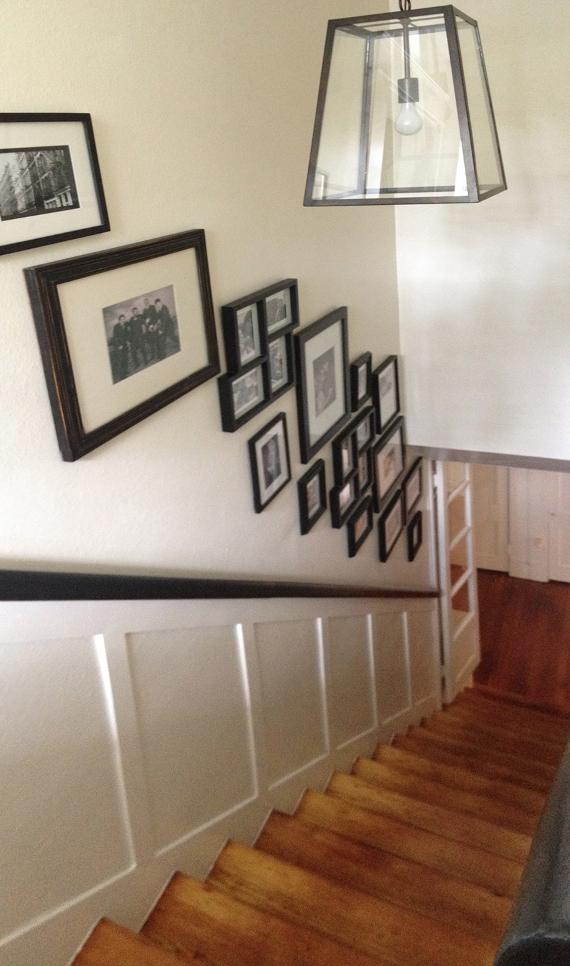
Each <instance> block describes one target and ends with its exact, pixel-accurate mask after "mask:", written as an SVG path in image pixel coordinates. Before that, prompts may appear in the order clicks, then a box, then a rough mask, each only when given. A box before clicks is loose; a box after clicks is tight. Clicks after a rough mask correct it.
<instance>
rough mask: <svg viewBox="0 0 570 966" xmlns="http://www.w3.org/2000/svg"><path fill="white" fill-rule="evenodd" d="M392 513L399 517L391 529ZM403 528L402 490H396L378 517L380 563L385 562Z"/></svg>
mask: <svg viewBox="0 0 570 966" xmlns="http://www.w3.org/2000/svg"><path fill="white" fill-rule="evenodd" d="M394 514H399V517H398V519H397V521H396V529H395V530H392V529H391V528H392V527H393V526H394V519H393V518H394ZM403 529H404V503H403V499H402V491H401V490H396V492H395V493H394V495H393V496H392V498H391V499H390V500H388V502H387V503H386V506H385V507H384V509H383V510H382V512H381V514H380V516H379V517H378V554H379V557H380V562H381V563H386V561H387V560H388V558H389V557H390V554H391V553H392V551H393V549H394V547H395V546H396V544H397V543H398V540H399V539H400V535H401V533H402V530H403Z"/></svg>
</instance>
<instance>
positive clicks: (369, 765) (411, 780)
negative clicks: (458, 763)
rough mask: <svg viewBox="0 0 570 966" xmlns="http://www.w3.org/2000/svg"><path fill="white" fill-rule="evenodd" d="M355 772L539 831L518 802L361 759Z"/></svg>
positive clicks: (469, 812)
mask: <svg viewBox="0 0 570 966" xmlns="http://www.w3.org/2000/svg"><path fill="white" fill-rule="evenodd" d="M352 774H353V775H356V776H357V777H358V778H362V779H363V781H366V782H369V783H370V784H372V785H374V786H378V787H380V788H387V789H389V790H390V791H394V792H401V793H402V794H404V795H410V796H411V797H412V798H416V799H417V800H418V801H421V802H428V803H431V804H432V805H441V806H442V807H443V808H449V809H453V810H454V811H457V812H464V813H465V814H466V815H474V816H476V817H478V818H482V819H484V820H485V821H486V822H492V823H493V824H494V825H500V826H501V827H503V828H507V829H512V830H513V831H514V832H520V833H522V834H523V835H528V836H531V837H532V836H533V835H534V833H535V831H536V825H537V821H538V818H537V817H536V816H533V815H529V813H528V812H524V811H522V809H520V808H517V807H516V806H515V805H508V804H506V803H505V802H497V801H496V800H494V799H493V798H491V797H490V796H489V795H476V794H474V793H473V792H466V791H464V790H462V789H456V788H450V787H449V786H446V785H442V784H441V782H438V781H431V780H430V779H428V778H425V777H424V776H423V775H414V774H413V772H412V773H408V774H406V773H404V772H403V771H401V770H399V769H398V768H394V767H393V765H390V764H388V765H387V764H385V763H383V762H379V761H370V760H369V759H366V758H359V759H357V761H356V762H355V763H354V765H353V768H352Z"/></svg>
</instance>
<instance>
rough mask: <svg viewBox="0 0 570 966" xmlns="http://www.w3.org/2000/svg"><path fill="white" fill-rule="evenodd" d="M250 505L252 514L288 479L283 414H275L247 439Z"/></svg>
mask: <svg viewBox="0 0 570 966" xmlns="http://www.w3.org/2000/svg"><path fill="white" fill-rule="evenodd" d="M248 447H249V459H250V464H251V478H252V483H253V505H254V507H255V512H256V513H261V511H262V510H265V507H266V506H267V504H268V503H271V501H272V500H273V499H275V497H276V496H277V494H278V493H280V492H281V490H282V489H283V487H284V486H286V485H287V483H288V482H289V480H290V479H291V466H290V461H289V439H288V437H287V420H286V417H285V413H278V414H277V416H276V417H275V419H272V420H271V422H270V423H267V426H264V427H263V429H260V431H259V432H258V433H256V434H255V436H252V437H251V439H250V440H249V442H248Z"/></svg>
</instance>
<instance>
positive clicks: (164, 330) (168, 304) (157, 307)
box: [103, 285, 180, 383]
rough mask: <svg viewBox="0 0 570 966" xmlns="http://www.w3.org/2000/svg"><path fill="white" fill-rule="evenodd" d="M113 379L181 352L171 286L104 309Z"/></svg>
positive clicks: (140, 369) (145, 367) (128, 374)
mask: <svg viewBox="0 0 570 966" xmlns="http://www.w3.org/2000/svg"><path fill="white" fill-rule="evenodd" d="M103 320H104V324H105V334H106V337H107V346H108V349H109V359H110V362H111V373H112V377H113V383H117V382H121V381H122V380H123V379H127V378H128V377H129V376H133V375H135V373H137V372H141V371H142V370H143V369H148V367H149V366H153V365H155V363H157V362H161V361H162V360H163V359H167V358H168V356H172V355H174V354H175V353H176V352H180V335H179V331H178V320H177V314H176V300H175V296H174V286H173V285H166V286H165V287H164V288H161V289H156V290H155V291H153V292H145V293H144V294H142V295H137V296H135V297H134V298H132V299H126V300H125V301H123V302H117V303H115V305H108V306H107V307H106V308H104V309H103Z"/></svg>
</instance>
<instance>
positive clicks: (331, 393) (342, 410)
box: [295, 307, 350, 463]
mask: <svg viewBox="0 0 570 966" xmlns="http://www.w3.org/2000/svg"><path fill="white" fill-rule="evenodd" d="M295 368H296V371H297V411H298V419H299V444H300V450H301V462H302V463H308V462H309V460H311V459H312V458H313V456H314V455H315V454H316V453H317V452H318V451H319V450H320V449H321V447H322V446H324V445H325V443H327V442H328V441H329V440H330V439H332V437H333V436H335V435H336V434H337V433H338V431H339V429H341V427H342V426H344V424H345V423H346V422H348V420H349V418H350V399H349V386H348V318H347V309H346V307H343V308H339V309H335V310H334V311H333V312H329V314H328V315H325V316H324V317H323V318H322V319H318V320H317V321H316V322H313V323H312V324H311V325H308V326H307V327H306V328H304V329H301V330H300V331H299V332H297V333H296V335H295Z"/></svg>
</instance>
